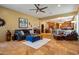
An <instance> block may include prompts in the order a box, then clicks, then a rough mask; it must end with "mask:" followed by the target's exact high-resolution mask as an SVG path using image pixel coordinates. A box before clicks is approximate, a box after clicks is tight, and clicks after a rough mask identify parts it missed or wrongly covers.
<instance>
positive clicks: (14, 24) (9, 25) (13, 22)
mask: <svg viewBox="0 0 79 59" xmlns="http://www.w3.org/2000/svg"><path fill="white" fill-rule="evenodd" d="M0 17H1V18H3V19H4V20H5V22H6V24H5V26H3V27H0V41H4V40H5V34H6V31H7V30H11V32H12V33H13V32H14V30H15V29H18V28H19V27H18V18H19V17H23V18H26V19H28V22H30V24H31V25H32V26H34V25H39V20H38V18H35V17H32V16H30V15H26V14H23V13H20V12H17V11H14V10H10V9H7V8H4V7H0ZM28 28H30V26H28Z"/></svg>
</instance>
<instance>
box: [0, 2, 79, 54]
mask: <svg viewBox="0 0 79 59" xmlns="http://www.w3.org/2000/svg"><path fill="white" fill-rule="evenodd" d="M78 13H79V6H78V5H77V4H23V5H22V4H18V5H17V4H10V5H9V4H1V5H0V22H1V23H0V54H1V55H2V54H3V55H7V54H9V55H15V54H17V55H18V54H21V55H31V54H32V55H50V54H52V55H55V54H57V55H58V54H59V55H60V54H62V55H63V54H66V55H67V54H79V49H78V45H79V43H78V42H79V41H78V35H79V28H78V26H79V21H78V18H79V16H78ZM19 33H21V35H20V34H19ZM22 35H23V36H22ZM76 44H77V45H76ZM66 45H68V46H66ZM4 48H5V49H6V50H5V49H4ZM74 48H77V49H74ZM4 51H5V53H4Z"/></svg>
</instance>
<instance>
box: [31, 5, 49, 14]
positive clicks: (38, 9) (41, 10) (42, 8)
mask: <svg viewBox="0 0 79 59" xmlns="http://www.w3.org/2000/svg"><path fill="white" fill-rule="evenodd" d="M34 6H35V8H36V9H30V10H36V13H38V12H43V13H45V11H44V9H46V8H48V7H41V8H40V4H34Z"/></svg>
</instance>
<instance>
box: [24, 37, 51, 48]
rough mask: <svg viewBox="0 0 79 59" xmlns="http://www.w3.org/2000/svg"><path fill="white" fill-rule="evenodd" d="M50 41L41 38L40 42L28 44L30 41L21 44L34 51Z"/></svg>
mask: <svg viewBox="0 0 79 59" xmlns="http://www.w3.org/2000/svg"><path fill="white" fill-rule="evenodd" d="M50 40H51V39H47V38H43V39H42V40H38V41H36V42H33V43H32V42H30V41H25V42H23V44H25V45H27V46H30V47H32V48H34V49H39V48H40V47H42V46H44V45H45V44H47V43H48V42H49V41H50Z"/></svg>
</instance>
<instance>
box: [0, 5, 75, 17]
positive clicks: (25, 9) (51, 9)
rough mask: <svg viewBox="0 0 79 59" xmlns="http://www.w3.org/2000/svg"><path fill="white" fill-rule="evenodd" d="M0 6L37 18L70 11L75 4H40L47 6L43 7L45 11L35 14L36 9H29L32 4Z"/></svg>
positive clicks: (32, 7)
mask: <svg viewBox="0 0 79 59" xmlns="http://www.w3.org/2000/svg"><path fill="white" fill-rule="evenodd" d="M0 6H3V7H6V8H9V9H13V10H16V11H19V12H22V13H25V14H29V15H32V16H35V17H38V18H42V17H47V16H52V15H56V14H62V13H68V12H72V11H73V10H74V8H75V6H76V5H74V4H62V5H61V7H57V4H41V5H40V7H44V6H48V8H47V9H45V12H46V13H41V12H39V13H37V14H36V11H34V10H33V11H32V10H30V9H34V8H35V6H34V5H33V4H1V5H0Z"/></svg>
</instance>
